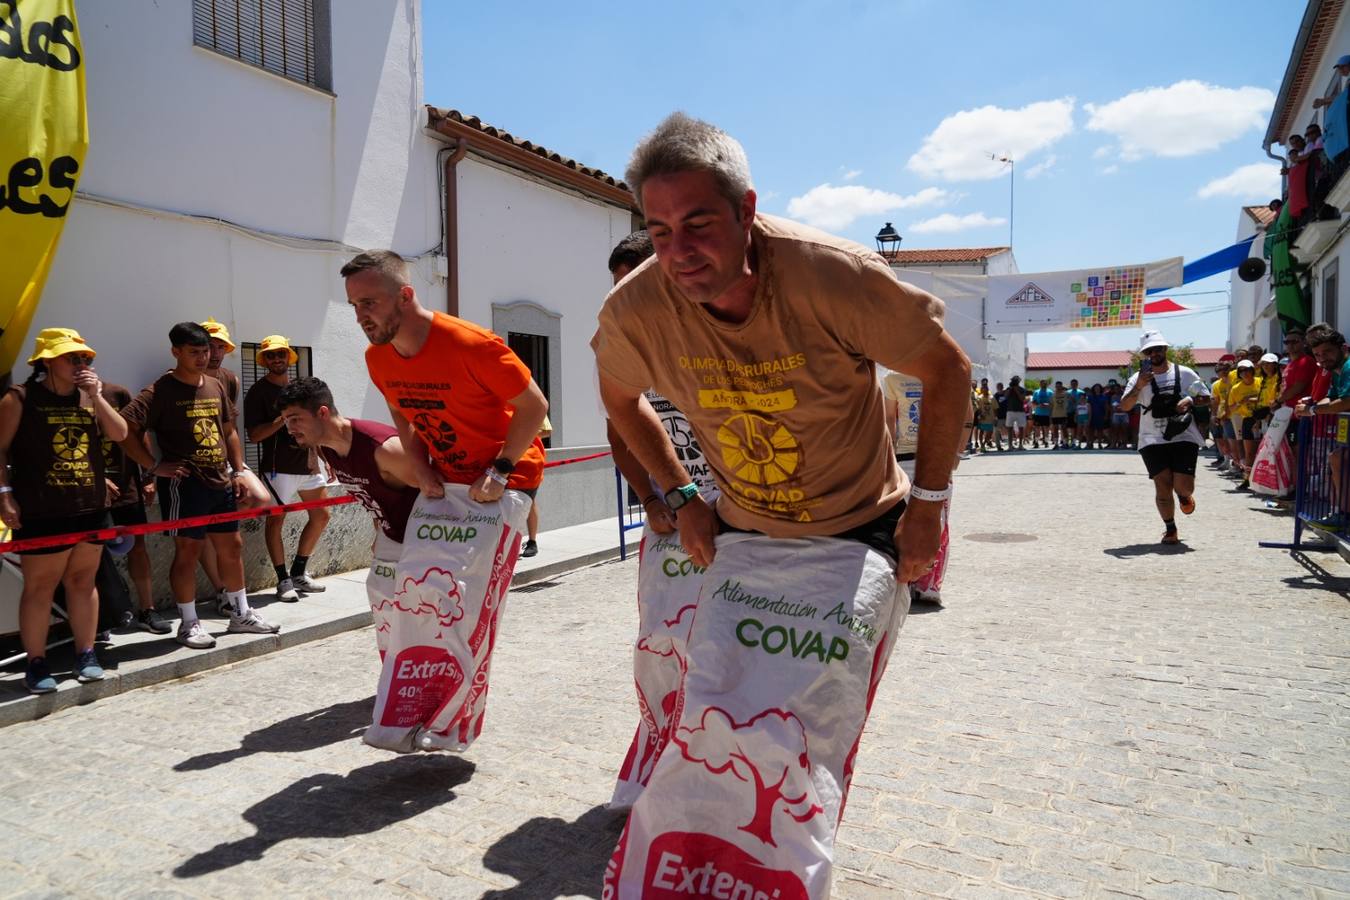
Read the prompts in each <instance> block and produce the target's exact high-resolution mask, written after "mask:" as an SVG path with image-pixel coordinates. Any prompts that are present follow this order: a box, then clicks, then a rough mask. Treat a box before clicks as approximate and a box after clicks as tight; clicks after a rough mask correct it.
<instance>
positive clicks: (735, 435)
mask: <svg viewBox="0 0 1350 900" xmlns="http://www.w3.org/2000/svg"><path fill="white" fill-rule="evenodd" d="M717 442H718V443H719V444H721V445H722V461H723V462H725V463H726V464H727V466H728V468H730V469H731V470H732V472H734V473H735V475H736V477H737V478H740V479H742V480H743V481H747V482H749V483H750V484H756V485H769V484H778V483H779V482H782V481H786V480H787V479H788V478H789V477H790V476H791V475H792V473H793V472H796V471H797V466H798V465H800V464H801V448H800V447H799V446H798V444H797V439H796V438H795V437H793V435H792V433H791V432H790V431H788V430H787V429H786V428H784V427H783V426H782V425H779V424H778V423H777V422H775V421H773V420H772V419H767V418H765V417H764V416H760V415H756V414H755V413H739V414H737V415H734V416H731V417H729V418H728V419H727V420H726V421H725V422H724V423H722V427H720V428H718V429H717Z"/></svg>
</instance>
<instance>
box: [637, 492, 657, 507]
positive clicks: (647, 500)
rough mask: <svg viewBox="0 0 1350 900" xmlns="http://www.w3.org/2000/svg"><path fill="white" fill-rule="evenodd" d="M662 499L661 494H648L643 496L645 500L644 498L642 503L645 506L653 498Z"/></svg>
mask: <svg viewBox="0 0 1350 900" xmlns="http://www.w3.org/2000/svg"><path fill="white" fill-rule="evenodd" d="M660 499H661V497H660V495H659V494H648V495H647V496H646V497H645V498H643V500H642V505H643V506H646V505H647V504H648V503H651V502H652V501H653V500H660Z"/></svg>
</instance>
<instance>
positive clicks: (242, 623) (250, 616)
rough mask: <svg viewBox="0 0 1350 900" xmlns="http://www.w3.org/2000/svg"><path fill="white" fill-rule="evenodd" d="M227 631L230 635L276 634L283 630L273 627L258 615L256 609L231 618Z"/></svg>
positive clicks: (277, 626)
mask: <svg viewBox="0 0 1350 900" xmlns="http://www.w3.org/2000/svg"><path fill="white" fill-rule="evenodd" d="M226 630H228V631H229V632H230V634H276V633H277V632H278V631H280V630H281V626H280V625H273V624H272V623H271V622H268V621H267V620H266V619H264V618H263V617H262V616H260V615H258V611H257V610H256V609H250V610H249V611H248V612H246V613H245V614H244V615H242V616H231V617H230V625H229V628H228V629H226Z"/></svg>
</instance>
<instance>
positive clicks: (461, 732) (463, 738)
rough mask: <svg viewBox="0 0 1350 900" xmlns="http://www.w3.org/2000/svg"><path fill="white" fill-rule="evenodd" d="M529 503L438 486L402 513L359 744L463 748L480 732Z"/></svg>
mask: <svg viewBox="0 0 1350 900" xmlns="http://www.w3.org/2000/svg"><path fill="white" fill-rule="evenodd" d="M530 503H531V500H530V498H529V497H527V496H526V495H524V494H522V493H520V492H519V491H507V492H506V493H505V494H504V495H503V496H502V498H501V499H500V500H498V501H497V502H495V503H476V502H474V501H473V500H470V499H469V487H468V485H463V484H447V485H445V496H444V497H443V498H429V497H425V496H420V497H418V498H417V502H416V503H415V504H414V505H413V508H412V512H411V514H409V516H408V526H407V530H406V531H405V533H404V538H403V554H402V556H401V557H400V559H399V561H398V566H397V567H396V568H395V575H394V592H393V597H392V598H391V600H390V601H389V605H388V607H387V610H388V623H389V637H388V645H387V647H386V650H385V655H384V664H383V667H382V668H381V671H380V684H379V689H378V691H377V693H376V697H375V714H374V721H373V722H372V723H371V725H370V727H369V728H367V729H366V733H365V742H366V743H367V744H370V745H371V746H374V747H382V748H384V749H386V750H395V751H398V752H401V753H408V752H412V751H415V750H464V749H467V748H468V746H469V745H470V744H472V743H473V741H474V739H475V738H476V737H477V736H478V734H479V732H480V731H481V730H482V727H483V712H484V709H485V707H486V704H487V689H488V676H489V673H490V669H489V664H490V662H491V656H492V649H493V645H494V643H495V641H496V636H497V628H498V626H499V624H500V620H501V613H502V608H503V606H504V605H505V602H506V591H507V589H508V588H509V587H510V586H511V576H512V575H513V574H514V573H515V568H516V560H517V558H518V556H519V554H520V542H521V536H522V534H523V532H524V530H525V519H526V516H527V515H528V513H529V509H530Z"/></svg>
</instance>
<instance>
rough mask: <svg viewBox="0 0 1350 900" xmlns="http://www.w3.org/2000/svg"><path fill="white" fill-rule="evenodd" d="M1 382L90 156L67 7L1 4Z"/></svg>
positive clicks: (79, 58) (13, 0)
mask: <svg viewBox="0 0 1350 900" xmlns="http://www.w3.org/2000/svg"><path fill="white" fill-rule="evenodd" d="M0 122H3V123H4V127H3V128H0V247H3V248H4V264H3V265H0V373H4V372H8V371H9V370H10V369H11V368H13V366H14V363H15V360H16V359H17V358H18V356H19V352H20V350H21V349H22V344H23V340H24V338H25V337H26V336H27V335H28V329H29V326H30V325H31V324H32V322H33V314H34V313H35V312H36V311H37V306H38V302H39V301H40V300H41V299H42V286H43V285H44V284H45V283H46V281H47V273H48V272H49V271H51V265H52V259H53V257H55V255H56V245H57V242H58V241H59V240H60V238H61V227H62V225H64V224H65V221H66V218H65V217H66V211H67V210H69V208H70V204H71V202H72V201H73V200H74V199H75V182H76V179H77V178H78V177H79V173H80V167H81V166H82V165H83V164H84V154H85V150H86V149H88V147H89V122H88V119H87V118H86V115H85V106H84V58H83V54H82V53H81V47H80V37H79V29H78V27H77V26H76V23H75V2H74V0H23V2H22V3H19V2H18V0H0Z"/></svg>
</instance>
